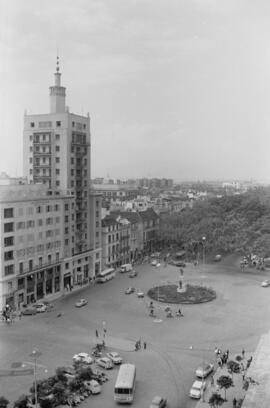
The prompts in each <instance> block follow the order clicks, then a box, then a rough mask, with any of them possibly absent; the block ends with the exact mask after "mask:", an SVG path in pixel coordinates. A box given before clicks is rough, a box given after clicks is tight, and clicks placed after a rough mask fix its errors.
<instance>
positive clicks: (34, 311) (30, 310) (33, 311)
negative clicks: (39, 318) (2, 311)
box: [22, 306, 37, 316]
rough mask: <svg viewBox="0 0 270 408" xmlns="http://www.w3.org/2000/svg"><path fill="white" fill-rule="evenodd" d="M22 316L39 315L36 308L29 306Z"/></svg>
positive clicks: (23, 310)
mask: <svg viewBox="0 0 270 408" xmlns="http://www.w3.org/2000/svg"><path fill="white" fill-rule="evenodd" d="M22 314H23V315H24V316H26V315H35V314H37V309H36V307H33V306H28V307H26V308H25V309H22Z"/></svg>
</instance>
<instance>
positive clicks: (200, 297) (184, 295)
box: [148, 284, 216, 304]
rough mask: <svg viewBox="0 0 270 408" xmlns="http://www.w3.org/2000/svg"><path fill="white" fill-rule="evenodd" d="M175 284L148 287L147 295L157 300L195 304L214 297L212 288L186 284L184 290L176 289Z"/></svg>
mask: <svg viewBox="0 0 270 408" xmlns="http://www.w3.org/2000/svg"><path fill="white" fill-rule="evenodd" d="M177 289H178V286H177V285H175V284H170V285H162V286H156V287H154V288H151V289H149V291H148V296H149V297H150V298H151V299H153V300H155V301H158V302H162V303H174V304H197V303H205V302H210V301H212V300H214V299H216V292H215V291H214V290H213V289H212V288H207V287H205V286H200V285H190V284H187V285H186V287H185V290H184V291H181V292H180V291H178V290H177Z"/></svg>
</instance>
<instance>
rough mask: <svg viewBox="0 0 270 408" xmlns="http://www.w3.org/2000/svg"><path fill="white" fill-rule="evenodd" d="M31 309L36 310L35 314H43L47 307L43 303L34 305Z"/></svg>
mask: <svg viewBox="0 0 270 408" xmlns="http://www.w3.org/2000/svg"><path fill="white" fill-rule="evenodd" d="M33 307H35V308H36V310H37V313H44V312H46V310H47V306H46V305H45V304H44V303H36V304H35V305H33Z"/></svg>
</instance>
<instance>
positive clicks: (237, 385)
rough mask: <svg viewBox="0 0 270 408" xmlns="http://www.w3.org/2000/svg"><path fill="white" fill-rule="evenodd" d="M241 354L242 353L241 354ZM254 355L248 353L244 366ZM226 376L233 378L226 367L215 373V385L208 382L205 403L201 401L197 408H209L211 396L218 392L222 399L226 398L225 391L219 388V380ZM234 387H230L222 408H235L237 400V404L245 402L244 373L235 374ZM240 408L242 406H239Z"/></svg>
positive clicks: (218, 369) (233, 358)
mask: <svg viewBox="0 0 270 408" xmlns="http://www.w3.org/2000/svg"><path fill="white" fill-rule="evenodd" d="M239 354H240V353H239ZM251 355H252V353H246V355H245V358H244V360H242V361H243V363H244V365H246V363H247V360H248V358H249V357H250V356H251ZM229 360H234V361H236V360H235V356H234V357H232V358H230V359H229ZM222 375H226V376H229V377H231V378H232V376H231V374H230V373H229V372H228V369H227V366H226V365H224V366H223V367H222V368H220V367H218V368H217V370H216V371H215V373H214V385H213V386H211V383H210V381H208V382H207V388H206V390H205V392H204V398H203V399H204V401H203V400H202V399H201V400H200V401H199V402H198V403H197V405H196V408H206V407H207V408H209V403H208V401H209V398H210V397H211V395H212V394H213V393H214V392H216V393H218V394H220V395H221V397H222V398H224V389H222V390H220V389H219V388H218V386H217V379H218V378H219V377H220V376H222ZM233 384H234V386H233V387H230V388H229V389H227V390H226V400H227V401H225V402H224V403H223V404H222V408H233V399H234V398H236V400H237V402H238V401H240V400H243V399H244V397H245V395H246V391H245V390H244V389H243V376H242V373H241V372H240V373H239V374H233ZM239 406H240V405H239Z"/></svg>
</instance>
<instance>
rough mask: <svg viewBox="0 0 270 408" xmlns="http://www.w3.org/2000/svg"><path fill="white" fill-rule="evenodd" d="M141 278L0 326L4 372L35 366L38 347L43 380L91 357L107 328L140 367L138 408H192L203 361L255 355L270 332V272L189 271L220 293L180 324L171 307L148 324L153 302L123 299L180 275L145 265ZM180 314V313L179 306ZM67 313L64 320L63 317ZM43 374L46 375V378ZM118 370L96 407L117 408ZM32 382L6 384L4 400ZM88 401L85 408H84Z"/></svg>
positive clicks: (216, 267)
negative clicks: (161, 400) (155, 401)
mask: <svg viewBox="0 0 270 408" xmlns="http://www.w3.org/2000/svg"><path fill="white" fill-rule="evenodd" d="M136 269H137V270H138V272H139V275H138V277H136V278H134V279H130V278H129V277H128V275H127V274H118V275H117V276H116V278H115V279H114V280H112V281H110V282H107V283H105V284H100V285H93V286H91V287H89V288H86V289H83V290H82V291H80V292H76V293H71V294H69V295H67V296H65V297H63V298H61V299H59V300H57V301H55V302H54V304H55V307H54V309H53V311H51V312H49V313H45V314H42V315H36V316H24V317H23V318H22V320H20V321H16V322H15V323H14V324H13V325H10V326H6V325H4V324H2V325H1V327H0V333H1V335H0V359H1V366H2V367H1V368H2V369H4V368H6V369H8V368H10V366H11V364H12V363H14V362H25V363H26V366H27V362H29V363H31V358H30V357H29V354H30V353H31V351H32V349H33V347H37V348H38V349H39V350H40V351H41V352H42V356H41V357H40V358H39V361H38V363H39V364H40V366H39V368H38V378H44V377H46V376H47V375H51V374H53V373H54V370H55V368H57V367H58V366H63V365H70V364H71V358H72V356H73V355H74V354H75V353H77V352H80V351H85V352H89V351H90V350H91V347H92V345H93V344H94V343H95V341H96V338H95V333H96V330H98V332H99V333H100V334H101V333H102V330H103V327H104V322H106V323H105V324H106V328H107V333H106V344H107V345H108V347H109V348H112V349H114V350H117V351H119V352H120V354H121V355H122V356H123V358H124V360H125V362H132V363H135V364H136V367H137V388H136V395H135V401H134V403H133V406H134V408H139V407H142V406H146V407H147V406H148V405H149V404H150V402H151V400H152V398H153V396H154V395H156V394H160V395H162V396H164V397H166V398H167V399H168V403H169V407H170V408H180V407H181V408H184V407H185V408H192V407H195V406H196V401H191V400H190V398H189V396H188V393H189V389H190V387H191V385H192V383H193V381H194V379H195V375H194V371H195V369H196V368H197V367H198V366H199V365H200V364H201V363H202V362H203V361H209V362H211V361H212V362H213V361H215V354H214V350H215V348H216V347H219V348H220V349H222V350H226V349H229V350H230V352H231V354H232V355H236V354H238V353H239V354H241V350H242V348H243V347H244V348H245V350H246V352H247V353H249V354H252V353H253V352H254V350H255V349H256V347H257V344H258V342H259V339H260V337H261V335H262V334H264V333H266V332H268V331H269V317H270V304H269V296H270V293H269V290H270V288H262V287H261V286H260V283H261V281H262V280H264V279H266V278H268V275H269V274H270V272H267V271H264V272H258V271H256V270H246V271H245V272H241V271H240V269H239V266H238V265H235V266H234V265H225V264H212V265H205V268H204V269H203V268H200V267H194V266H193V265H191V264H188V265H187V267H186V268H185V271H184V280H185V281H186V282H190V283H194V284H201V283H202V284H204V285H206V286H208V287H212V288H213V289H215V290H216V292H217V299H216V300H214V301H212V302H209V303H205V304H198V305H187V306H181V309H182V311H183V312H184V317H182V318H177V317H174V318H171V319H169V318H166V314H165V312H164V308H165V306H166V305H165V304H158V303H157V302H155V312H156V317H155V318H151V317H149V308H148V304H149V298H148V297H147V296H146V297H145V298H144V299H138V298H137V296H136V294H134V293H133V294H131V295H125V294H124V291H125V289H126V288H127V287H128V286H134V287H136V289H141V290H143V291H144V292H145V293H146V292H147V290H148V289H150V288H151V287H153V286H157V285H161V284H166V283H176V282H178V280H179V268H176V267H173V266H167V267H164V266H161V267H160V268H155V267H152V266H150V265H148V264H147V265H140V266H137V267H136ZM81 297H84V298H86V299H87V300H88V305H87V306H86V307H84V308H81V309H77V308H75V307H74V303H75V302H76V301H77V300H78V299H79V298H81ZM173 308H174V309H175V311H176V309H177V306H175V307H173ZM60 312H61V314H62V315H61V316H60V317H57V316H58V315H59V313H60ZM138 339H141V340H142V341H146V344H147V348H146V350H143V349H142V350H140V351H137V352H135V351H134V345H135V342H136V341H137V340H138ZM45 369H46V370H48V373H45ZM116 375H117V369H116V368H114V369H113V371H112V372H109V373H108V376H109V377H110V381H109V382H107V383H105V384H104V386H103V389H102V394H101V395H100V396H95V397H91V407H93V408H109V407H110V408H111V407H112V406H116V405H115V403H114V402H113V388H114V383H115V379H116ZM32 382H33V378H32V377H31V376H21V377H0V395H1V394H3V395H4V396H6V397H7V398H8V399H9V400H10V401H14V400H15V399H16V398H17V397H18V396H19V395H21V394H23V393H27V392H28V390H29V387H30V385H31V384H32ZM88 405H89V402H87V401H86V402H84V403H82V405H81V406H82V408H84V406H85V407H86V406H88Z"/></svg>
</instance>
